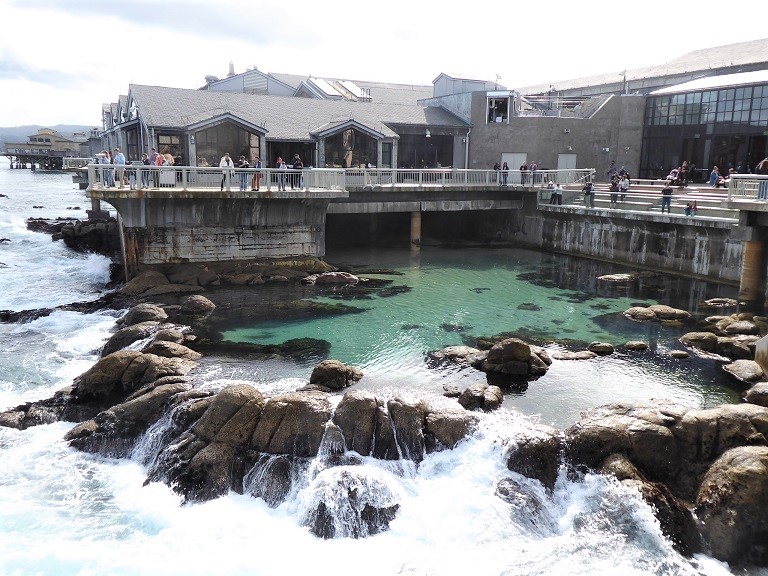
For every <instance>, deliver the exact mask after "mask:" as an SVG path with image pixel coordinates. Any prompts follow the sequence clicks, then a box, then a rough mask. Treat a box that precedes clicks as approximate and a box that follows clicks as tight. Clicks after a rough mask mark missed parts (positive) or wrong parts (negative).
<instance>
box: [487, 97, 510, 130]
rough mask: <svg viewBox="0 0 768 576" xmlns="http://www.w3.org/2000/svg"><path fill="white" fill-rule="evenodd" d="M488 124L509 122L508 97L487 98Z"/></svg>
mask: <svg viewBox="0 0 768 576" xmlns="http://www.w3.org/2000/svg"><path fill="white" fill-rule="evenodd" d="M487 122H488V124H496V123H509V97H508V96H507V97H505V98H488V120H487Z"/></svg>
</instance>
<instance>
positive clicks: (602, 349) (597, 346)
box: [587, 342, 614, 356]
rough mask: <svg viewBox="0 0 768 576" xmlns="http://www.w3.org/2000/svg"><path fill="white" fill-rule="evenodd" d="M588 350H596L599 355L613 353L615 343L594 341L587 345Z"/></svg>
mask: <svg viewBox="0 0 768 576" xmlns="http://www.w3.org/2000/svg"><path fill="white" fill-rule="evenodd" d="M587 350H589V351H590V352H594V353H595V354H597V355H598V356H606V355H608V354H613V351H614V350H613V345H612V344H609V343H607V342H592V343H591V344H590V345H589V346H587Z"/></svg>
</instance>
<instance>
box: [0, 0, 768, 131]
mask: <svg viewBox="0 0 768 576" xmlns="http://www.w3.org/2000/svg"><path fill="white" fill-rule="evenodd" d="M760 6H761V4H758V3H757V1H756V0H746V2H743V3H742V4H741V5H740V12H743V13H746V14H749V13H752V12H754V11H756V10H757V9H758V7H760ZM694 11H695V7H693V6H692V5H691V4H690V3H689V2H681V1H679V0H676V1H671V2H670V1H667V2H662V1H660V0H647V1H646V2H644V3H643V4H642V5H641V4H640V3H634V2H633V3H624V4H622V5H617V4H615V3H611V2H605V1H602V0H583V1H582V2H581V3H578V4H575V5H571V6H570V7H568V8H565V7H563V6H562V5H561V4H558V3H554V2H553V3H551V5H548V4H544V3H540V4H538V5H536V7H533V8H532V7H530V6H529V5H521V4H512V3H509V4H504V3H491V4H471V3H463V4H455V3H447V2H440V3H437V2H414V1H405V0H390V1H388V2H380V3H367V2H350V1H334V0H326V1H325V2H317V1H315V0H292V1H291V2H286V3H283V4H274V3H268V2H263V1H257V2H248V1H244V0H239V1H237V2H235V1H234V0H224V1H221V0H217V1H216V2H210V1H208V0H206V1H202V0H195V1H191V2H190V1H187V2H176V1H173V0H164V2H162V3H158V2H146V1H139V2H128V3H119V2H112V3H105V2H95V1H92V0H69V1H67V2H53V3H51V2H48V1H43V0H24V1H21V0H5V1H3V2H0V21H2V22H3V34H2V35H0V93H2V94H3V102H2V105H0V126H13V125H19V124H30V123H34V124H55V123H60V122H62V123H63V122H67V123H69V122H75V123H82V124H87V125H97V124H98V123H99V122H100V112H101V104H102V103H103V102H112V101H115V100H116V99H117V97H118V96H119V95H120V94H125V93H126V92H127V90H128V85H129V84H130V83H138V84H156V85H166V86H175V87H185V88H197V87H199V86H201V85H202V84H203V81H204V77H205V76H206V75H208V74H214V75H217V76H220V77H221V76H224V75H226V73H227V70H228V65H229V62H230V61H233V62H234V64H235V71H236V72H242V71H244V70H245V69H246V68H250V67H253V66H254V65H256V66H257V67H258V68H259V69H260V70H264V71H266V72H284V73H291V74H312V75H316V76H328V77H344V78H350V79H358V80H380V81H386V82H400V83H412V84H429V83H430V82H431V81H432V80H433V79H434V78H435V77H436V76H437V75H438V74H439V73H440V72H450V73H462V74H466V75H470V76H474V77H478V78H485V79H489V80H493V79H494V78H495V77H496V75H497V74H498V75H500V76H501V80H500V82H501V83H502V84H503V85H505V86H507V87H510V88H514V87H518V86H526V85H531V84H538V83H547V82H552V83H556V82H557V81H558V80H564V79H570V78H577V77H580V76H587V75H591V74H598V73H603V72H610V71H612V70H615V71H617V72H619V71H620V70H623V69H625V68H629V69H631V68H637V67H642V66H650V65H655V64H661V63H663V62H665V61H667V60H671V59H673V58H677V57H679V56H681V55H683V54H685V53H687V52H690V51H691V50H695V49H699V48H705V47H711V46H716V45H722V44H729V43H735V42H742V41H746V40H753V39H757V38H762V37H765V36H768V34H767V33H766V32H765V27H764V24H762V20H761V19H757V18H746V19H739V20H738V22H733V23H730V24H729V23H728V22H727V21H724V22H721V24H722V25H720V26H719V28H718V29H717V34H714V33H710V31H711V27H712V26H715V25H718V22H717V21H713V20H711V19H710V18H709V17H708V16H707V15H706V14H703V15H701V16H697V15H695V14H694ZM697 19H700V21H699V20H697ZM678 27H681V30H682V31H679V32H678V31H676V29H677V28H678Z"/></svg>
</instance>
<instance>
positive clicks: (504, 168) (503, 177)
mask: <svg viewBox="0 0 768 576" xmlns="http://www.w3.org/2000/svg"><path fill="white" fill-rule="evenodd" d="M508 176H509V164H507V163H506V162H504V164H502V165H501V182H502V186H506V185H507V177H508Z"/></svg>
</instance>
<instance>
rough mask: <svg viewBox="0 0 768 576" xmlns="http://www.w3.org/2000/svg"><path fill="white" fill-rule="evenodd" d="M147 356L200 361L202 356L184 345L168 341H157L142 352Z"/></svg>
mask: <svg viewBox="0 0 768 576" xmlns="http://www.w3.org/2000/svg"><path fill="white" fill-rule="evenodd" d="M142 352H144V353H145V354H155V355H157V356H164V357H166V358H183V359H185V360H199V359H200V358H202V356H203V355H202V354H200V353H199V352H195V351H194V350H192V349H191V348H187V347H186V346H184V345H183V344H177V343H176V342H169V341H167V340H155V341H153V342H151V343H150V344H149V345H148V346H147V347H146V348H144V349H143V350H142Z"/></svg>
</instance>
